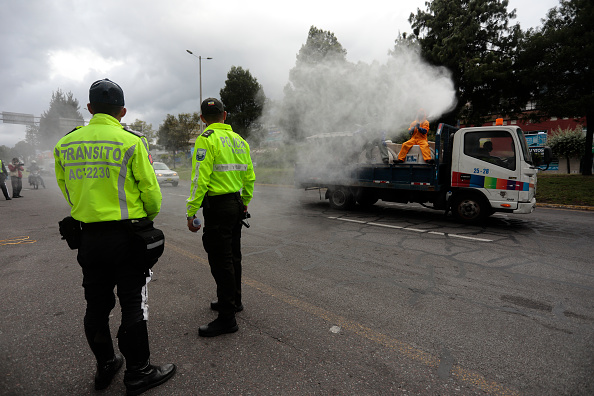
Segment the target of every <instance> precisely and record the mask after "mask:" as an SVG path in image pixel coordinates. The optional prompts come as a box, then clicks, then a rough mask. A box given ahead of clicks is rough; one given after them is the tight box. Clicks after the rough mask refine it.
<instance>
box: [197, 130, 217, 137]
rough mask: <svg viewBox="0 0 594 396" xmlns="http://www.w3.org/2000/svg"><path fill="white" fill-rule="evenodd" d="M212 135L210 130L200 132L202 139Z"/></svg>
mask: <svg viewBox="0 0 594 396" xmlns="http://www.w3.org/2000/svg"><path fill="white" fill-rule="evenodd" d="M213 133H214V130H212V129H207V130H206V131H204V132H202V135H200V136H204V137H206V138H207V137H209V136H210V135H212V134H213Z"/></svg>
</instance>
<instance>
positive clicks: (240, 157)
mask: <svg viewBox="0 0 594 396" xmlns="http://www.w3.org/2000/svg"><path fill="white" fill-rule="evenodd" d="M255 180H256V175H255V174H254V167H253V165H252V159H251V157H250V146H249V144H248V143H247V142H246V141H245V140H244V139H243V138H242V137H241V136H239V135H238V134H237V133H235V132H233V130H232V128H231V126H230V125H227V124H223V123H213V124H210V125H209V126H208V128H207V130H206V131H204V132H203V133H202V135H200V136H198V138H197V139H196V144H195V145H194V156H193V157H192V176H191V187H190V197H189V198H188V199H187V205H186V215H187V216H188V217H192V216H193V215H195V214H196V212H197V211H198V209H200V205H201V204H202V200H203V199H204V196H205V195H206V193H208V195H209V196H214V195H222V194H229V193H234V192H237V191H240V190H241V198H242V200H243V204H244V205H248V204H249V203H250V201H251V200H252V197H253V195H254V182H255Z"/></svg>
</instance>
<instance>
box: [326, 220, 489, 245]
mask: <svg viewBox="0 0 594 396" xmlns="http://www.w3.org/2000/svg"><path fill="white" fill-rule="evenodd" d="M328 218H329V219H332V220H340V221H348V222H349V223H358V224H367V225H371V226H377V227H384V228H396V229H402V230H405V231H413V232H426V233H427V234H433V235H441V236H447V237H452V238H461V239H468V240H471V241H478V242H493V239H485V238H478V237H470V236H466V235H459V234H450V233H448V232H438V231H429V230H422V229H420V228H409V227H401V226H395V225H390V224H382V223H375V222H373V221H363V220H354V219H347V218H343V217H332V216H330V217H328Z"/></svg>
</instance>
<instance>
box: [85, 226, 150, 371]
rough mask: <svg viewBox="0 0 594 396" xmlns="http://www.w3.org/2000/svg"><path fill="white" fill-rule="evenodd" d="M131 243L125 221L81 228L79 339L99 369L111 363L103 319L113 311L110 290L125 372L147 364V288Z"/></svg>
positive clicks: (143, 268) (144, 272)
mask: <svg viewBox="0 0 594 396" xmlns="http://www.w3.org/2000/svg"><path fill="white" fill-rule="evenodd" d="M136 246H137V242H136V241H135V239H134V234H133V231H132V229H131V227H130V224H129V222H127V221H119V222H118V221H113V222H101V223H87V224H85V223H83V225H82V237H81V246H80V247H79V249H78V256H77V259H78V262H79V264H80V266H81V267H82V272H83V284H82V286H83V288H84V292H85V300H86V302H87V308H86V312H85V318H84V326H85V334H86V336H87V341H88V342H89V346H90V347H91V350H92V351H93V353H94V354H95V357H96V358H97V361H98V362H99V363H102V362H105V361H107V360H109V359H111V358H112V357H113V354H114V351H113V344H112V341H111V334H110V331H109V314H110V312H111V310H112V309H113V308H114V307H115V303H116V300H115V295H114V289H115V288H116V287H117V295H118V299H119V302H120V309H121V312H122V323H121V325H120V328H119V331H118V339H119V346H120V351H121V352H122V353H123V354H124V356H125V357H126V362H127V365H128V367H130V365H141V364H142V363H144V362H146V361H147V360H148V358H149V346H148V333H147V328H146V320H147V319H148V305H147V304H146V302H147V297H148V294H147V283H148V282H149V281H150V276H151V272H150V270H149V269H148V267H147V265H146V264H145V263H143V262H142V260H139V257H138V254H137V247H136Z"/></svg>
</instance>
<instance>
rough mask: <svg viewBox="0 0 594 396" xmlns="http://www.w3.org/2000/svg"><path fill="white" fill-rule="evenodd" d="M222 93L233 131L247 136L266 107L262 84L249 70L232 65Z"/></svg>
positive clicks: (228, 121)
mask: <svg viewBox="0 0 594 396" xmlns="http://www.w3.org/2000/svg"><path fill="white" fill-rule="evenodd" d="M220 95H221V100H222V101H223V103H224V104H225V110H226V111H227V123H228V124H230V125H231V126H232V127H233V131H235V132H237V133H238V134H240V135H241V136H243V137H244V138H247V137H248V136H249V135H250V131H251V128H252V127H253V126H254V127H255V126H256V125H254V122H255V121H256V120H258V119H259V118H260V116H261V115H262V110H263V108H264V102H265V100H266V96H265V95H264V91H263V90H262V85H260V84H259V83H258V80H257V79H256V78H255V77H253V76H252V75H251V74H250V71H249V70H244V69H243V68H242V67H236V66H232V67H231V70H230V71H229V73H227V80H226V81H225V86H224V87H223V88H222V89H221V91H220Z"/></svg>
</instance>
